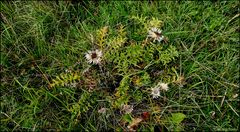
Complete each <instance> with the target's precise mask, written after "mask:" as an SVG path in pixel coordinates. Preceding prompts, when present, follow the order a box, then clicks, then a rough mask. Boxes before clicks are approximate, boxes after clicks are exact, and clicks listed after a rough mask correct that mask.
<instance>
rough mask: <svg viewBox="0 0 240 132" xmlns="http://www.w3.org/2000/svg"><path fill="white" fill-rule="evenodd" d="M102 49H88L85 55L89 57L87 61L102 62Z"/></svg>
mask: <svg viewBox="0 0 240 132" xmlns="http://www.w3.org/2000/svg"><path fill="white" fill-rule="evenodd" d="M102 55H103V54H102V51H101V50H98V49H96V50H93V51H88V52H87V53H86V54H85V57H86V59H87V62H88V63H89V64H91V63H92V64H100V63H101V60H102Z"/></svg>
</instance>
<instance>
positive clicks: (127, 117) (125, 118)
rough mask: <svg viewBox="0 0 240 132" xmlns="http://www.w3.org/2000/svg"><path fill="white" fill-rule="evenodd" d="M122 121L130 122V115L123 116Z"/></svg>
mask: <svg viewBox="0 0 240 132" xmlns="http://www.w3.org/2000/svg"><path fill="white" fill-rule="evenodd" d="M122 119H123V120H124V121H126V122H128V123H130V122H132V117H131V115H130V114H125V115H123V117H122Z"/></svg>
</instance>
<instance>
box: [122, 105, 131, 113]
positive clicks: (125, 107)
mask: <svg viewBox="0 0 240 132" xmlns="http://www.w3.org/2000/svg"><path fill="white" fill-rule="evenodd" d="M122 111H123V112H124V113H125V114H130V113H131V112H132V111H133V105H123V106H122Z"/></svg>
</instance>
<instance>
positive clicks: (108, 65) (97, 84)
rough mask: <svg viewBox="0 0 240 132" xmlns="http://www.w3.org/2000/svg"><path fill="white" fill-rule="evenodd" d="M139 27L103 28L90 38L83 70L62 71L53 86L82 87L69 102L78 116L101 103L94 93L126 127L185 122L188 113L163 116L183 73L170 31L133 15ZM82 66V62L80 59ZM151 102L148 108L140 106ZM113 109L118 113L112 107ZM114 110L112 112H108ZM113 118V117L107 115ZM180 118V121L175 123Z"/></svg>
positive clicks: (104, 112)
mask: <svg viewBox="0 0 240 132" xmlns="http://www.w3.org/2000/svg"><path fill="white" fill-rule="evenodd" d="M130 20H131V21H132V22H133V23H134V26H131V27H130V26H125V25H123V24H117V25H116V26H115V27H110V26H104V27H102V28H100V29H98V30H97V31H96V32H95V33H94V34H93V35H92V37H91V41H89V43H90V44H91V46H92V49H89V51H86V53H85V59H86V61H85V62H82V63H87V64H88V65H89V66H88V67H87V68H86V69H83V70H82V71H77V72H67V73H62V74H60V75H59V76H57V77H56V78H55V79H53V80H52V82H51V84H50V87H51V88H57V87H58V86H68V87H70V88H77V89H80V92H81V94H80V95H79V97H78V98H79V100H78V101H77V102H76V103H72V105H70V106H68V112H70V113H72V115H74V116H72V119H73V120H76V124H77V123H78V122H79V120H78V119H80V118H81V114H82V113H87V112H89V110H91V109H92V108H93V105H94V104H96V103H98V100H99V99H97V98H94V97H93V96H94V94H96V93H99V97H98V98H101V100H105V101H106V103H105V105H102V106H101V107H100V108H99V110H98V113H99V114H102V115H103V116H104V115H105V116H106V117H113V115H114V118H111V120H115V122H118V124H119V125H120V126H119V129H121V130H130V131H132V130H136V129H138V128H139V129H140V128H141V129H143V130H144V129H148V127H145V126H144V122H147V121H150V120H151V121H153V122H155V123H156V124H167V123H169V124H171V125H175V126H177V127H174V128H177V129H178V130H181V129H182V128H181V126H180V125H179V124H180V123H181V121H182V120H183V119H184V118H185V115H184V114H182V113H175V114H172V115H169V116H162V115H161V107H163V106H164V103H159V102H164V101H163V100H164V97H165V96H167V92H168V91H169V90H171V89H172V88H174V85H175V84H177V82H179V79H181V77H179V76H178V73H177V66H176V64H177V58H178V56H179V53H178V50H177V49H176V47H175V46H174V45H173V44H172V43H171V40H168V38H167V36H165V35H164V31H162V28H163V21H161V20H158V19H157V18H144V17H138V16H133V17H131V18H130ZM80 65H81V63H80ZM139 106H145V107H139ZM109 111H112V112H109ZM107 115H108V116H107ZM106 120H107V119H106ZM171 122H175V123H171Z"/></svg>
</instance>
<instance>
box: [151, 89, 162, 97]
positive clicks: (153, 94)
mask: <svg viewBox="0 0 240 132" xmlns="http://www.w3.org/2000/svg"><path fill="white" fill-rule="evenodd" d="M151 94H152V96H153V98H154V99H155V98H158V97H159V96H160V90H159V87H154V88H152V93H151Z"/></svg>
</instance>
